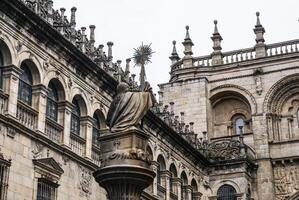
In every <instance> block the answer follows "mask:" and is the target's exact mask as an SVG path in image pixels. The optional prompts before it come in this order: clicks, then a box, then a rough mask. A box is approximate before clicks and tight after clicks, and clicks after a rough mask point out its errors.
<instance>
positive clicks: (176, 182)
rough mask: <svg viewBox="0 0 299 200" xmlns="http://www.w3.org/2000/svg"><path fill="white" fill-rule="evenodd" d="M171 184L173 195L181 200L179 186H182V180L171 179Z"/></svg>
mask: <svg viewBox="0 0 299 200" xmlns="http://www.w3.org/2000/svg"><path fill="white" fill-rule="evenodd" d="M172 183H173V188H174V189H173V191H174V194H175V195H177V197H178V200H181V185H182V179H180V178H177V177H175V178H173V179H172Z"/></svg>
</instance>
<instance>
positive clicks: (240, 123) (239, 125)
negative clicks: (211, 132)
mask: <svg viewBox="0 0 299 200" xmlns="http://www.w3.org/2000/svg"><path fill="white" fill-rule="evenodd" d="M244 125H245V123H244V119H243V117H241V116H238V117H236V118H235V121H234V129H235V133H236V134H237V135H240V134H241V132H242V133H244Z"/></svg>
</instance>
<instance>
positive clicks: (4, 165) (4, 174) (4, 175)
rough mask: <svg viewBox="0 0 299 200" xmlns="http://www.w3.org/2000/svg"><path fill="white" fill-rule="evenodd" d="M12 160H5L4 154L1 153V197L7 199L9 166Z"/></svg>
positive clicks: (3, 199)
mask: <svg viewBox="0 0 299 200" xmlns="http://www.w3.org/2000/svg"><path fill="white" fill-rule="evenodd" d="M10 165H11V162H10V161H7V160H4V159H3V158H2V155H0V199H1V200H6V199H7V189H8V178H9V168H10Z"/></svg>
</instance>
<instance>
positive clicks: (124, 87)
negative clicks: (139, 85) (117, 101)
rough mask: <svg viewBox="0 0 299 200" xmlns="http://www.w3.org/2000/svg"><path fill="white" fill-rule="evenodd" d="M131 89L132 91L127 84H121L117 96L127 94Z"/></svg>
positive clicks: (117, 89)
mask: <svg viewBox="0 0 299 200" xmlns="http://www.w3.org/2000/svg"><path fill="white" fill-rule="evenodd" d="M129 89H130V87H129V85H128V84H127V83H125V82H120V83H119V84H118V85H117V88H116V92H117V94H120V93H125V92H127V91H129Z"/></svg>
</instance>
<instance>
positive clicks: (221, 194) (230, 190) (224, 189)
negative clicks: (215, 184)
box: [217, 185, 237, 200]
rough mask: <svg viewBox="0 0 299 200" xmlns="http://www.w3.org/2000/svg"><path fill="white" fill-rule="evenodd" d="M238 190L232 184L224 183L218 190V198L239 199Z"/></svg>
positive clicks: (224, 199)
mask: <svg viewBox="0 0 299 200" xmlns="http://www.w3.org/2000/svg"><path fill="white" fill-rule="evenodd" d="M236 193H237V192H236V190H235V188H234V187H232V186H230V185H223V186H221V187H220V188H219V189H218V191H217V200H237V197H236Z"/></svg>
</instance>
